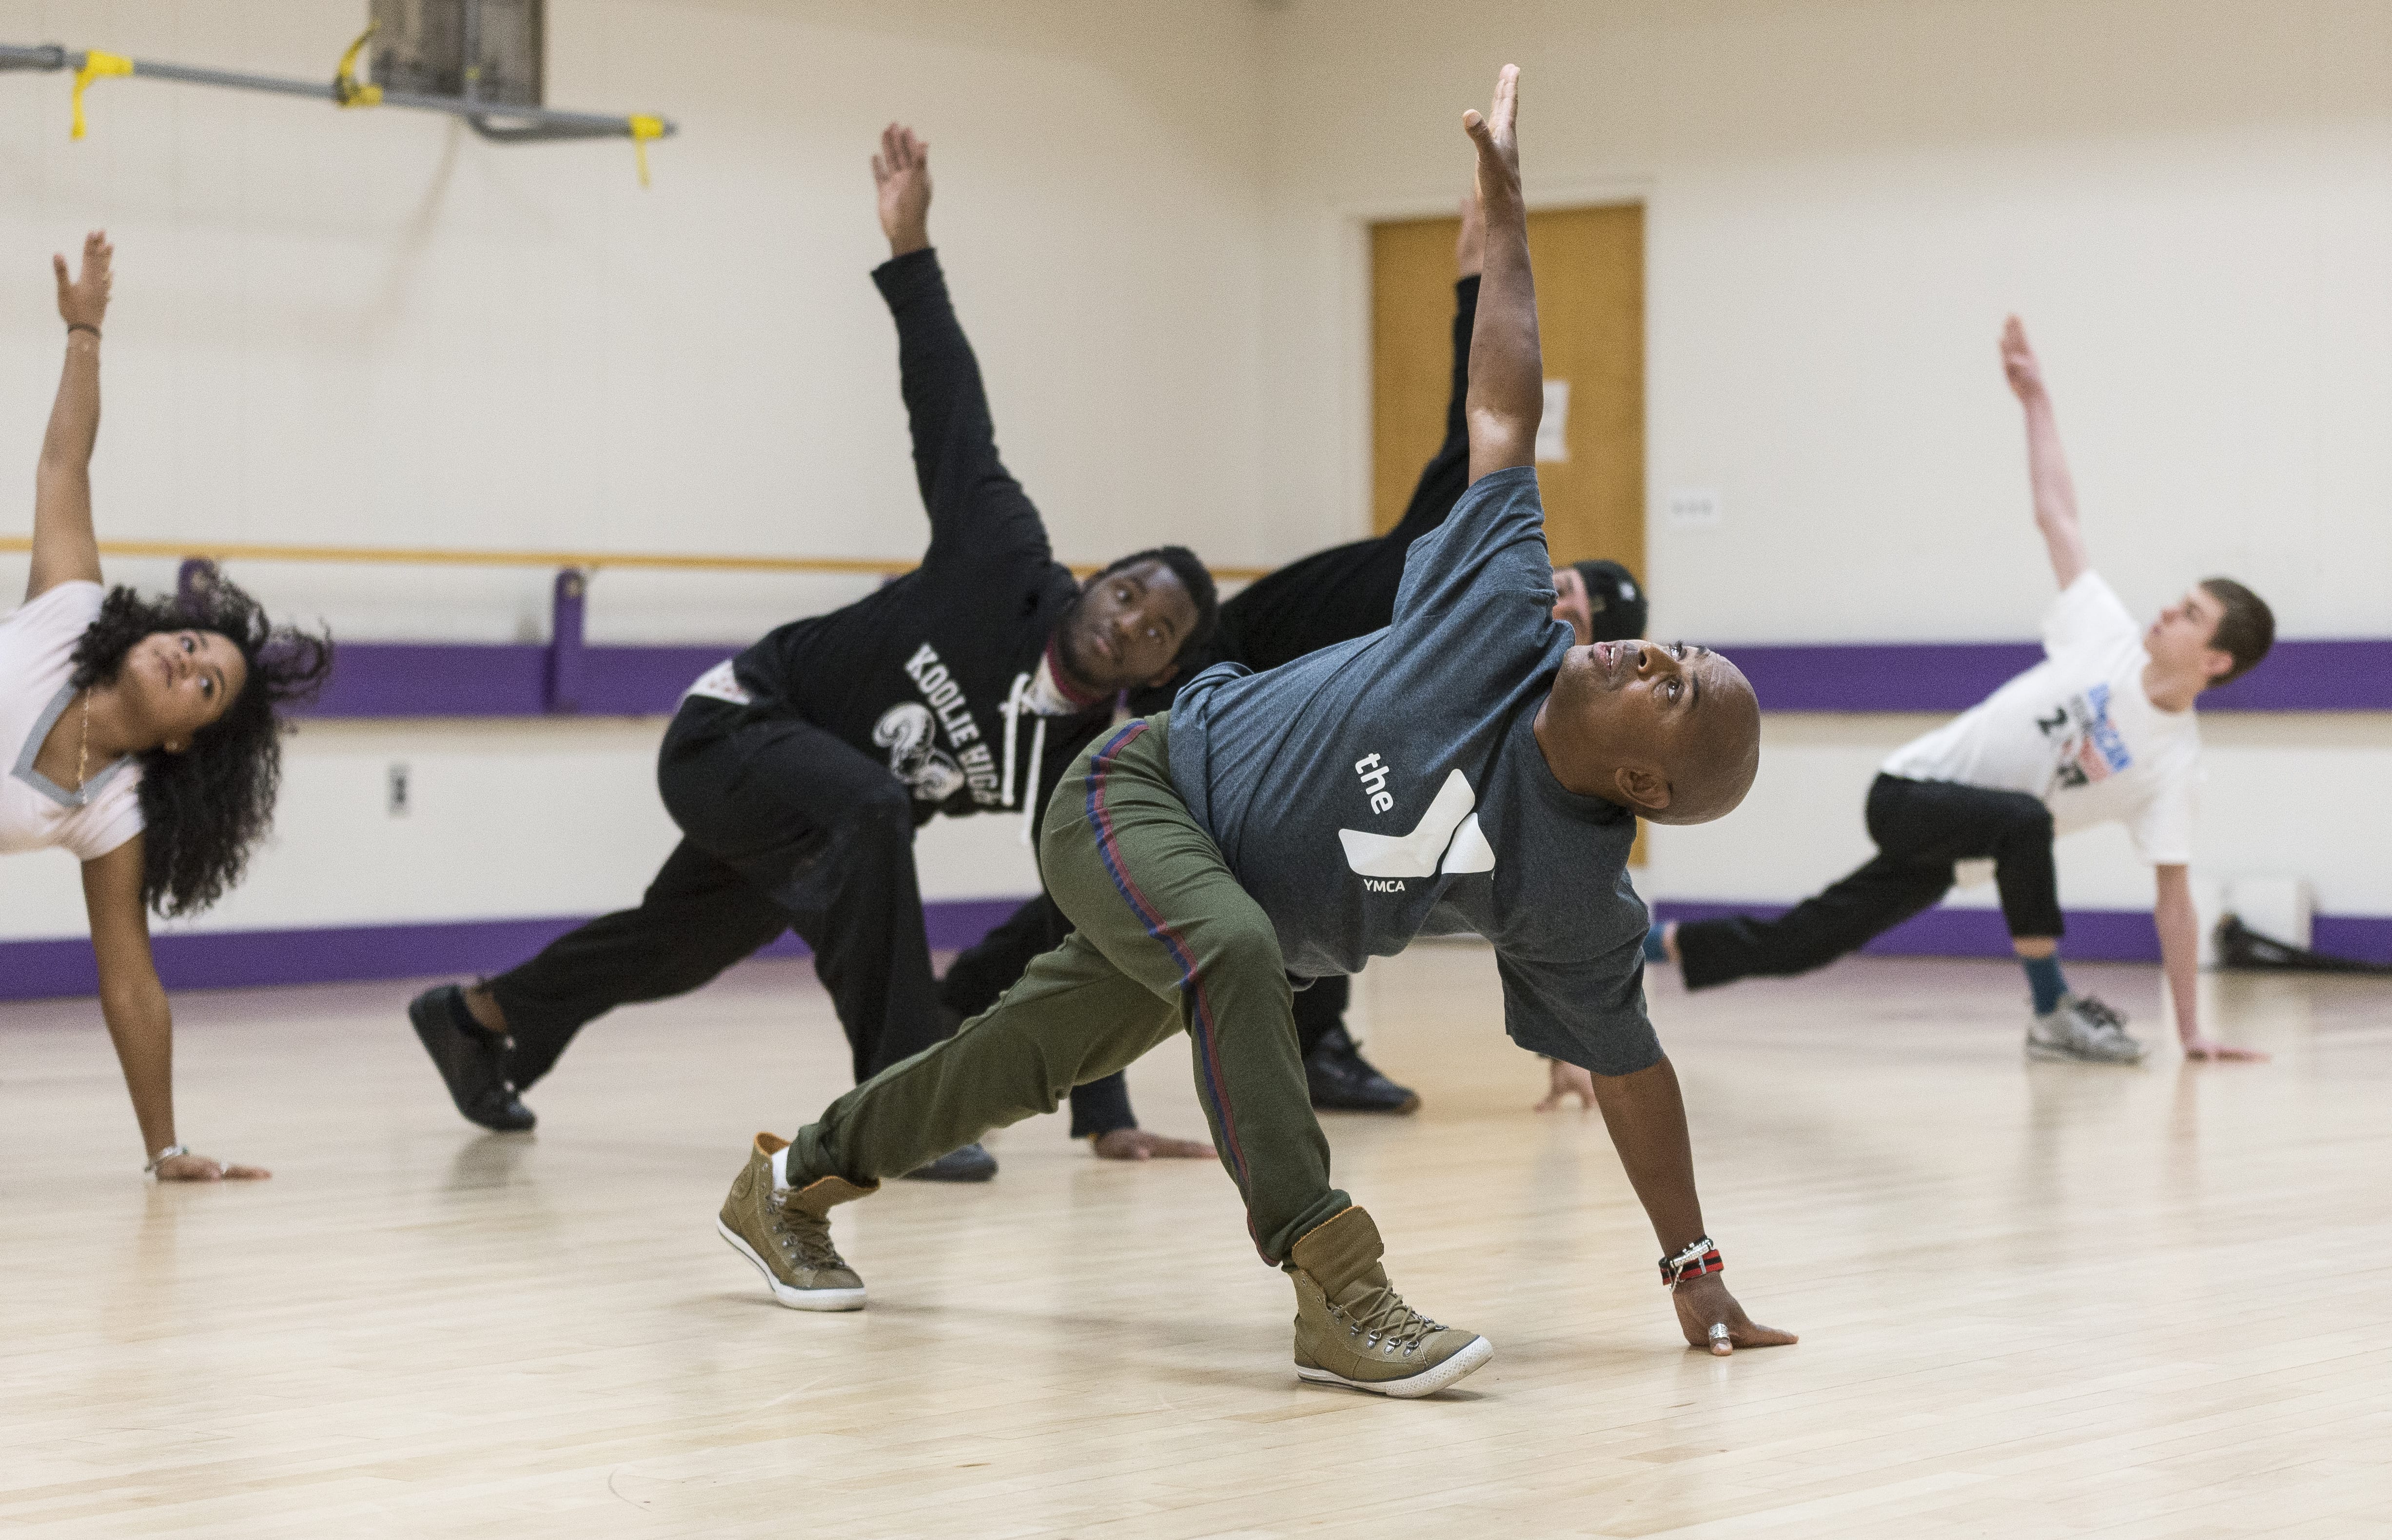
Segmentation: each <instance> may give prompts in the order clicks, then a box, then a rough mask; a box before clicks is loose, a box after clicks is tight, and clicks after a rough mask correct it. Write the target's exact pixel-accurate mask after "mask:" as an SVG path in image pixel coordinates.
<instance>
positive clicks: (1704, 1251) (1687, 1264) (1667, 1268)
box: [1661, 1236, 1726, 1289]
mask: <svg viewBox="0 0 2392 1540" xmlns="http://www.w3.org/2000/svg"><path fill="white" fill-rule="evenodd" d="M1725 1265H1726V1264H1725V1263H1723V1262H1721V1261H1720V1254H1719V1248H1718V1247H1717V1246H1715V1245H1713V1244H1712V1243H1711V1237H1710V1236H1703V1237H1702V1238H1701V1239H1699V1240H1697V1241H1696V1242H1695V1243H1694V1244H1693V1245H1692V1246H1689V1247H1687V1248H1686V1249H1684V1250H1683V1251H1681V1252H1679V1253H1678V1254H1677V1255H1676V1256H1674V1257H1663V1258H1662V1259H1661V1287H1662V1288H1670V1289H1674V1288H1677V1287H1678V1286H1679V1285H1680V1284H1682V1283H1684V1282H1685V1281H1686V1280H1687V1279H1689V1278H1699V1277H1701V1276H1703V1275H1705V1274H1707V1273H1716V1272H1718V1271H1719V1270H1720V1269H1721V1268H1722V1267H1723V1266H1725Z"/></svg>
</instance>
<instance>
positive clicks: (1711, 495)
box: [1667, 486, 1720, 529]
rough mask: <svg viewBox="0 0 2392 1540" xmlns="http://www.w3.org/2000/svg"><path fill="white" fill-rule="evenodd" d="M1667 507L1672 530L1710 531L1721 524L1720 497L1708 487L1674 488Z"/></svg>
mask: <svg viewBox="0 0 2392 1540" xmlns="http://www.w3.org/2000/svg"><path fill="white" fill-rule="evenodd" d="M1667 506H1668V509H1669V515H1670V528H1672V529H1709V528H1710V527H1712V526H1713V525H1715V524H1718V523H1719V522H1720V495H1719V494H1718V493H1717V492H1715V491H1713V490H1711V489H1710V488H1709V487H1708V486H1680V487H1675V488H1672V489H1671V491H1670V498H1669V502H1668V505H1667Z"/></svg>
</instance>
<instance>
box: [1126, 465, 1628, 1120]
mask: <svg viewBox="0 0 2392 1540" xmlns="http://www.w3.org/2000/svg"><path fill="white" fill-rule="evenodd" d="M1553 597H1554V596H1553V574H1552V566H1551V563H1550V562H1549V560H1548V557H1547V554H1546V550H1545V535H1544V504H1543V502H1542V500H1541V499H1540V498H1539V497H1538V495H1537V477H1536V472H1535V471H1534V470H1533V469H1532V468H1530V467H1527V466H1521V467H1518V468H1516V469H1514V470H1509V471H1499V472H1495V473H1494V474H1493V475H1490V476H1487V477H1484V478H1482V479H1481V480H1480V481H1478V482H1477V484H1476V485H1473V486H1472V487H1471V488H1470V490H1469V491H1468V492H1466V493H1464V494H1463V495H1462V501H1461V502H1460V503H1458V504H1456V505H1455V507H1454V510H1453V512H1452V514H1451V516H1450V517H1449V518H1448V519H1447V520H1446V522H1445V524H1444V527H1443V528H1441V529H1438V530H1436V532H1434V533H1433V534H1429V535H1424V536H1423V537H1421V538H1420V539H1418V540H1416V541H1414V542H1413V543H1412V548H1411V551H1410V555H1408V556H1407V557H1406V558H1405V561H1404V579H1403V585H1402V587H1400V588H1399V589H1397V591H1396V610H1395V620H1394V623H1393V624H1391V625H1390V626H1389V627H1388V628H1386V629H1385V630H1384V631H1376V632H1373V633H1371V635H1369V636H1366V637H1361V638H1358V639H1357V640H1356V641H1349V642H1345V643H1343V644H1341V645H1339V646H1335V647H1329V648H1324V649H1322V650H1321V651H1319V652H1318V653H1313V654H1308V655H1307V656H1305V657H1301V658H1298V659H1296V660H1295V661H1294V662H1293V663H1291V664H1288V665H1286V666H1283V667H1279V668H1274V669H1271V670H1270V671H1269V672H1267V673H1262V674H1250V673H1248V672H1246V670H1245V669H1243V668H1241V667H1240V666H1238V665H1236V664H1222V665H1220V666H1216V667H1214V668H1210V669H1207V670H1206V671H1205V672H1204V673H1202V674H1201V675H1199V676H1198V677H1197V678H1196V679H1194V680H1192V681H1191V682H1190V683H1189V685H1188V686H1187V688H1186V689H1184V690H1182V691H1180V692H1179V698H1178V700H1177V702H1176V704H1175V705H1173V707H1172V711H1171V779H1172V782H1173V783H1174V784H1175V785H1176V786H1177V787H1178V789H1179V795H1180V796H1182V797H1184V798H1185V799H1186V800H1187V803H1188V807H1189V811H1191V812H1192V813H1194V814H1195V815H1196V819H1197V822H1200V823H1202V825H1203V826H1204V827H1205V828H1206V829H1207V830H1208V831H1210V832H1211V834H1212V835H1213V838H1214V841H1215V843H1216V844H1218V845H1219V846H1220V848H1221V854H1222V855H1223V856H1224V857H1225V858H1226V859H1227V860H1228V863H1229V870H1230V871H1231V872H1233V873H1235V874H1237V878H1238V881H1239V883H1240V884H1241V886H1243V887H1244V888H1245V889H1246V891H1247V892H1248V893H1250V894H1252V895H1253V896H1254V899H1255V901H1256V902H1258V903H1260V904H1261V905H1262V907H1263V912H1265V913H1267V914H1268V915H1269V916H1270V917H1271V924H1272V925H1273V926H1274V927H1275V928H1276V929H1277V930H1278V932H1279V941H1280V951H1282V952H1283V953H1284V955H1285V957H1286V960H1287V967H1288V971H1289V972H1291V973H1293V974H1297V975H1299V976H1303V975H1309V976H1315V977H1317V976H1319V975H1322V974H1335V973H1353V972H1356V971H1357V970H1358V969H1359V968H1360V967H1361V966H1362V964H1363V963H1364V961H1365V960H1367V959H1368V958H1371V957H1372V956H1382V957H1384V956H1392V955H1393V954H1394V953H1396V952H1398V951H1403V950H1404V948H1405V946H1406V945H1408V944H1409V943H1410V941H1411V939H1412V938H1414V937H1416V936H1452V935H1459V934H1465V933H1471V932H1475V933H1476V934H1478V935H1480V936H1484V937H1485V938H1487V939H1488V940H1489V941H1492V942H1493V943H1494V944H1495V953H1496V960H1497V964H1498V966H1499V968H1500V969H1501V974H1502V977H1503V1007H1504V1009H1503V1020H1504V1029H1505V1030H1507V1031H1508V1032H1510V1033H1511V1035H1512V1039H1513V1041H1514V1042H1517V1043H1519V1044H1520V1046H1522V1047H1523V1048H1527V1049H1532V1050H1534V1051H1535V1052H1537V1053H1540V1054H1549V1055H1553V1057H1554V1058H1558V1059H1566V1060H1567V1061H1568V1062H1570V1063H1572V1064H1575V1065H1579V1066H1580V1067H1581V1068H1587V1069H1591V1070H1592V1071H1594V1072H1595V1073H1597V1074H1602V1075H1624V1074H1630V1073H1632V1072H1634V1071H1636V1070H1639V1069H1643V1068H1646V1067H1647V1066H1649V1065H1652V1064H1654V1063H1656V1062H1657V1061H1658V1060H1659V1059H1660V1057H1661V1045H1660V1042H1659V1041H1658V1040H1657V1039H1656V1038H1655V1037H1654V1035H1653V1028H1652V1024H1651V1023H1650V1022H1649V1021H1647V1020H1646V1019H1645V1016H1644V931H1645V928H1646V925H1647V923H1648V917H1647V916H1646V914H1645V912H1644V901H1643V900H1642V899H1639V898H1637V896H1636V889H1635V888H1634V887H1633V886H1631V885H1630V883H1629V881H1628V873H1627V863H1628V849H1629V847H1630V846H1631V844H1632V843H1633V842H1634V841H1635V838H1636V820H1635V819H1634V818H1633V817H1632V816H1631V814H1630V813H1629V812H1628V810H1627V809H1624V808H1621V807H1618V805H1616V804H1614V803H1610V802H1606V801H1604V800H1603V799H1602V798H1600V797H1592V796H1578V795H1577V794H1575V793H1573V792H1569V791H1566V790H1565V789H1564V788H1563V787H1562V784H1561V783H1559V782H1557V781H1555V780H1554V779H1553V770H1551V769H1550V768H1548V767H1547V765H1546V764H1545V757H1544V754H1543V752H1542V751H1541V750H1540V748H1539V747H1538V746H1537V738H1536V733H1535V731H1534V726H1533V724H1534V722H1535V720H1536V716H1537V708H1538V707H1539V706H1540V705H1542V704H1543V702H1544V699H1545V692H1547V691H1548V690H1549V689H1551V688H1552V685H1553V674H1554V672H1555V670H1556V669H1557V668H1558V667H1559V666H1560V664H1561V659H1562V654H1564V653H1566V652H1567V651H1568V650H1569V646H1570V631H1569V628H1568V627H1567V626H1566V625H1564V624H1563V623H1562V622H1560V621H1558V620H1555V619H1554V618H1553Z"/></svg>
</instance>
